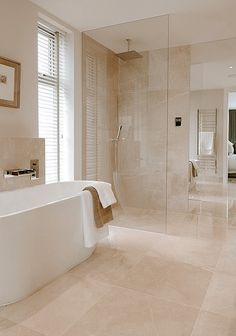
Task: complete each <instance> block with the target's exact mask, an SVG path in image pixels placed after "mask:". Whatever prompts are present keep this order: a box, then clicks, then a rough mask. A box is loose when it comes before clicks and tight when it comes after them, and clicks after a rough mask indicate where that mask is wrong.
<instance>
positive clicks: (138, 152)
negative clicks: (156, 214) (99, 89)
mask: <svg viewBox="0 0 236 336" xmlns="http://www.w3.org/2000/svg"><path fill="white" fill-rule="evenodd" d="M142 56H143V57H142V58H140V59H136V60H132V61H129V62H122V61H120V67H119V122H120V124H122V125H123V132H122V138H123V140H122V141H121V142H120V144H119V177H120V181H119V182H120V188H121V194H120V196H121V203H123V204H124V205H126V206H128V207H138V208H147V209H165V207H166V150H167V147H166V145H167V69H168V68H167V61H168V50H167V49H160V50H153V51H146V52H142Z"/></svg>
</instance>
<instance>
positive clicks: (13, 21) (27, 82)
mask: <svg viewBox="0 0 236 336" xmlns="http://www.w3.org/2000/svg"><path fill="white" fill-rule="evenodd" d="M0 41H1V42H0V56H2V57H7V58H10V59H12V60H16V61H18V62H20V63H21V104H20V105H21V106H20V109H13V108H7V107H2V106H0V136H14V137H18V136H20V137H37V136H38V130H37V128H38V127H37V119H38V116H37V104H38V103H37V7H36V6H34V5H33V4H32V3H30V2H29V1H27V0H20V1H19V0H18V1H17V0H0Z"/></svg>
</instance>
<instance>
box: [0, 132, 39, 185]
mask: <svg viewBox="0 0 236 336" xmlns="http://www.w3.org/2000/svg"><path fill="white" fill-rule="evenodd" d="M34 159H37V160H39V178H38V179H34V180H31V179H30V177H29V176H20V177H11V178H5V177H4V171H5V170H6V169H17V168H21V169H25V168H26V169H27V168H30V160H34ZM43 183H45V142H44V139H39V138H13V137H12V138H0V191H5V190H14V189H19V188H24V187H28V186H34V185H38V184H43Z"/></svg>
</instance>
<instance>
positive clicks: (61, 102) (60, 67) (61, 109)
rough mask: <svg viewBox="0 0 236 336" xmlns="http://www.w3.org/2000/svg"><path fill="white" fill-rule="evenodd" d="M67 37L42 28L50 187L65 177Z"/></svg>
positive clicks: (41, 91) (43, 120)
mask: <svg viewBox="0 0 236 336" xmlns="http://www.w3.org/2000/svg"><path fill="white" fill-rule="evenodd" d="M65 37H66V34H65V33H63V32H58V31H56V29H52V28H49V27H47V26H46V25H44V24H41V23H40V24H39V25H38V109H39V137H42V138H45V156H46V157H45V162H46V167H45V168H46V183H52V182H57V181H61V180H63V179H64V176H65V171H64V167H65V163H64V160H65V143H64V126H65V122H64V120H65V116H66V108H67V103H66V100H67V96H66V85H65V83H66V79H65V55H66V50H67V48H66V38H65Z"/></svg>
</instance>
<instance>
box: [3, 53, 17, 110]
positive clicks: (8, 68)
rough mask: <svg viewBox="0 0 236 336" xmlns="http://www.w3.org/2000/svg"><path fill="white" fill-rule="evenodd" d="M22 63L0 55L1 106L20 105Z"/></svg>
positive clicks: (15, 106)
mask: <svg viewBox="0 0 236 336" xmlns="http://www.w3.org/2000/svg"><path fill="white" fill-rule="evenodd" d="M20 75H21V64H20V63H19V62H16V61H12V60H10V59H8V58H5V57H0V106H5V107H13V108H19V107H20Z"/></svg>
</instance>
